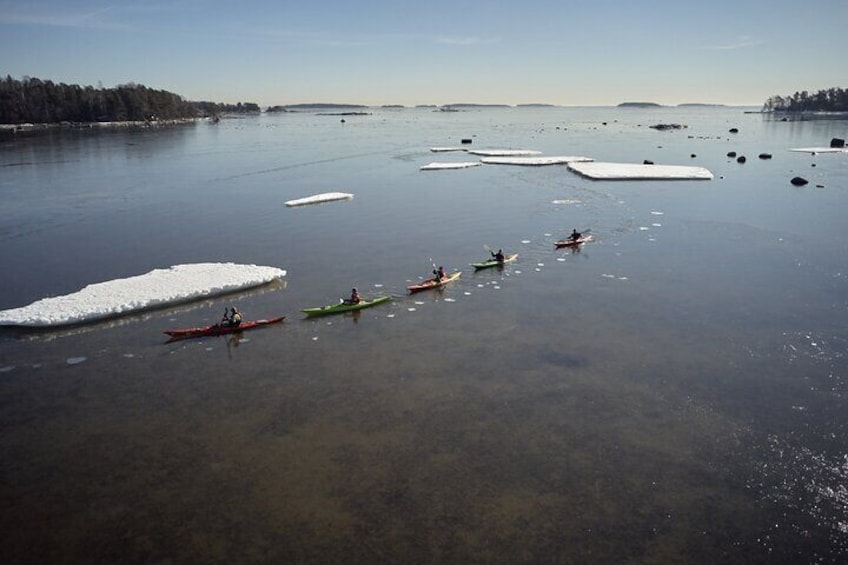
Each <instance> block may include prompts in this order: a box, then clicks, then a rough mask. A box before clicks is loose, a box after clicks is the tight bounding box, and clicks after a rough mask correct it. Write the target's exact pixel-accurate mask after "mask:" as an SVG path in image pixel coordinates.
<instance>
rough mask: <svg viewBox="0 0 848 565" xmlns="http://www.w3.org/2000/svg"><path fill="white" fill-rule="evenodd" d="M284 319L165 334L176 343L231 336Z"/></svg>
mask: <svg viewBox="0 0 848 565" xmlns="http://www.w3.org/2000/svg"><path fill="white" fill-rule="evenodd" d="M285 318H286V317H285V316H280V317H278V318H269V319H268V320H254V321H252V322H242V323H240V324H239V325H237V326H228V325H226V324H223V325H222V324H215V325H212V326H206V327H205V328H186V329H182V330H166V331H165V333H166V334H168V335H169V336H171V340H170V341H176V340H178V339H189V338H192V337H205V336H216V335H224V334H233V333H238V332H243V331H245V330H252V329H255V328H260V327H262V326H269V325H271V324H276V323H279V322H282V321H283V320H284V319H285Z"/></svg>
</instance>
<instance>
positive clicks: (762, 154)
mask: <svg viewBox="0 0 848 565" xmlns="http://www.w3.org/2000/svg"><path fill="white" fill-rule="evenodd" d="M760 159H771V153H760Z"/></svg>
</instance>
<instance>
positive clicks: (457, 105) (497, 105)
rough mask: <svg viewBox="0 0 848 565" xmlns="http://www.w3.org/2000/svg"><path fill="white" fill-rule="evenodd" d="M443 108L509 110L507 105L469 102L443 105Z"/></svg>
mask: <svg viewBox="0 0 848 565" xmlns="http://www.w3.org/2000/svg"><path fill="white" fill-rule="evenodd" d="M442 107H443V108H509V107H510V106H509V104H473V103H469V102H460V103H457V104H445V105H443V106H442Z"/></svg>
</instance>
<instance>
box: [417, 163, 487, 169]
mask: <svg viewBox="0 0 848 565" xmlns="http://www.w3.org/2000/svg"><path fill="white" fill-rule="evenodd" d="M480 165H482V163H481V162H480V161H461V162H457V163H430V164H429V165H424V166H423V167H421V170H422V171H440V170H442V169H467V168H469V167H479V166H480Z"/></svg>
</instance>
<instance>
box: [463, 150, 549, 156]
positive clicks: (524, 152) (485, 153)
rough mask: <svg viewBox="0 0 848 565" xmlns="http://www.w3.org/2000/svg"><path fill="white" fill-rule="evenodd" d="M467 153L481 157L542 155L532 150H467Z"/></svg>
mask: <svg viewBox="0 0 848 565" xmlns="http://www.w3.org/2000/svg"><path fill="white" fill-rule="evenodd" d="M468 152H469V153H471V154H472V155H480V156H481V157H527V156H531V155H541V154H542V152H541V151H534V150H532V149H469V150H468Z"/></svg>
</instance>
